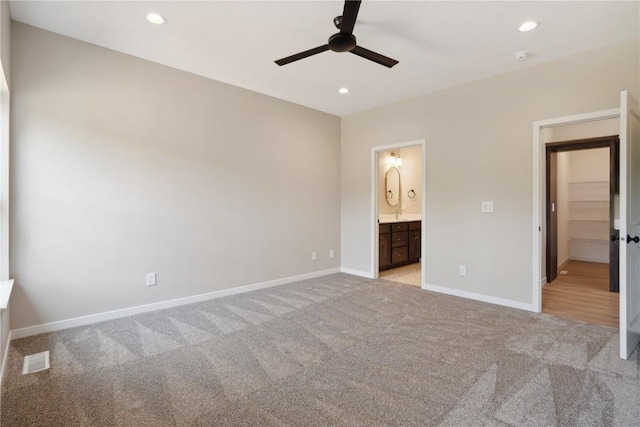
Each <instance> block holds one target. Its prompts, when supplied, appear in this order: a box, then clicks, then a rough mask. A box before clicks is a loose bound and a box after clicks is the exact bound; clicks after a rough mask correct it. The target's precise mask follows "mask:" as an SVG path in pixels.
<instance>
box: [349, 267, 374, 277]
mask: <svg viewBox="0 0 640 427" xmlns="http://www.w3.org/2000/svg"><path fill="white" fill-rule="evenodd" d="M340 272H341V273H347V274H353V275H354V276H360V277H366V278H367V279H375V277H373V275H372V274H371V273H369V272H367V271H360V270H353V269H351V268H344V267H341V268H340Z"/></svg>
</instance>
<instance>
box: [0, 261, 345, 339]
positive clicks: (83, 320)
mask: <svg viewBox="0 0 640 427" xmlns="http://www.w3.org/2000/svg"><path fill="white" fill-rule="evenodd" d="M339 272H340V268H337V267H336V268H331V269H329V270H322V271H316V272H313V273H307V274H300V275H298V276H290V277H285V278H282V279H276V280H270V281H268V282H261V283H253V284H251V285H245V286H238V287H235V288H230V289H223V290H220V291H213V292H207V293H205V294H199V295H192V296H189V297H184V298H177V299H172V300H167V301H161V302H156V303H152V304H145V305H139V306H135V307H129V308H123V309H120V310H113V311H107V312H104V313H98V314H91V315H88V316H81V317H75V318H72V319H66V320H60V321H57V322H51V323H44V324H41V325H35V326H28V327H26V328H20V329H13V330H12V331H11V335H10V337H12V339H14V340H15V339H20V338H24V337H29V336H32V335H38V334H44V333H47V332H55V331H60V330H62V329H69V328H75V327H77V326H84V325H90V324H92V323H97V322H104V321H105V320H113V319H118V318H121V317H126V316H132V315H134V314H140V313H147V312H150V311H157V310H162V309H165V308H171V307H177V306H181V305H186V304H193V303H195V302H201V301H207V300H210V299H215V298H221V297H226V296H229V295H236V294H241V293H244V292H250V291H256V290H258V289H265V288H271V287H273V286H280V285H286V284H287V283H293V282H299V281H301V280H307V279H315V278H317V277H322V276H328V275H329V274H335V273H339Z"/></svg>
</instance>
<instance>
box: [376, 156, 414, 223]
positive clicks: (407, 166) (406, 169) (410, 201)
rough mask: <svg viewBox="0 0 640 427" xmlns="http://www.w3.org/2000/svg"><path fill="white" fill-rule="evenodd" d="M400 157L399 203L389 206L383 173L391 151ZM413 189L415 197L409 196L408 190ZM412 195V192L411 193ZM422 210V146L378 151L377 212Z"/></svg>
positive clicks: (385, 171)
mask: <svg viewBox="0 0 640 427" xmlns="http://www.w3.org/2000/svg"><path fill="white" fill-rule="evenodd" d="M392 152H393V153H395V154H396V155H398V156H399V157H400V158H401V159H402V166H400V167H398V169H399V170H400V187H401V194H400V203H399V204H398V205H397V206H389V204H388V203H387V201H386V195H385V174H386V173H387V170H389V167H390V164H389V159H390V158H391V153H392ZM410 190H414V192H415V197H414V198H410V197H409V194H408V193H409V191H410ZM412 195H413V194H412ZM421 211H422V148H421V147H420V146H414V147H406V148H403V149H401V150H399V149H398V150H392V151H384V152H380V153H378V214H382V215H384V214H396V213H399V214H417V215H419V214H420V213H421Z"/></svg>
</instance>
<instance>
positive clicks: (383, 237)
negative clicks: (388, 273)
mask: <svg viewBox="0 0 640 427" xmlns="http://www.w3.org/2000/svg"><path fill="white" fill-rule="evenodd" d="M378 236H379V246H378V251H379V256H380V260H379V267H386V266H388V265H390V264H391V236H390V235H389V233H384V234H379V235H378Z"/></svg>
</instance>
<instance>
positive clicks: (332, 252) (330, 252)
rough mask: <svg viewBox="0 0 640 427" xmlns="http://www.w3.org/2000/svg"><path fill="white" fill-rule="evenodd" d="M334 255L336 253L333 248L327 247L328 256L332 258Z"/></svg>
mask: <svg viewBox="0 0 640 427" xmlns="http://www.w3.org/2000/svg"><path fill="white" fill-rule="evenodd" d="M334 256H336V254H335V252H334V251H333V249H329V258H333V257H334Z"/></svg>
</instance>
